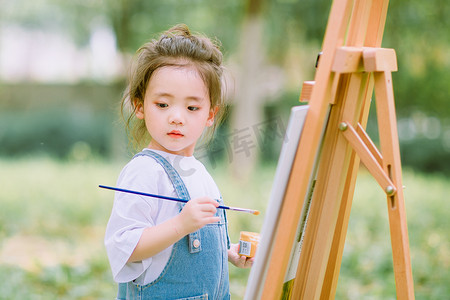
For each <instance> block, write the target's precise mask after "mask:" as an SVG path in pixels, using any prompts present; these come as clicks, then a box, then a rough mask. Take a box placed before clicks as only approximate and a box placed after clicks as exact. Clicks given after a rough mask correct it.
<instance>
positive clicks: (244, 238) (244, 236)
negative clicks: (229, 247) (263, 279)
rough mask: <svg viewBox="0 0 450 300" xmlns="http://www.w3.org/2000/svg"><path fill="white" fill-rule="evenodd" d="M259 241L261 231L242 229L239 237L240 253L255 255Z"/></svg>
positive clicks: (249, 255)
mask: <svg viewBox="0 0 450 300" xmlns="http://www.w3.org/2000/svg"><path fill="white" fill-rule="evenodd" d="M258 243H259V233H256V232H248V231H241V235H240V237H239V255H243V256H246V257H254V256H255V253H256V249H257V248H258Z"/></svg>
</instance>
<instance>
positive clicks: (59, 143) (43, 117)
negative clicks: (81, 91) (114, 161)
mask: <svg viewBox="0 0 450 300" xmlns="http://www.w3.org/2000/svg"><path fill="white" fill-rule="evenodd" d="M111 123H112V118H111V115H110V114H107V113H103V114H102V113H94V112H93V111H86V110H78V109H76V108H72V109H70V110H68V109H62V108H48V109H46V110H44V109H41V110H32V111H8V112H1V113H0V143H1V145H2V147H0V155H2V156H23V155H29V154H33V153H41V154H47V155H53V156H56V157H59V158H66V157H68V156H70V154H71V153H72V154H75V155H77V154H76V153H74V151H75V152H76V151H78V152H80V151H81V152H83V151H84V152H86V153H84V154H83V153H80V154H81V155H91V154H95V155H105V154H109V151H110V148H111V147H110V142H111V133H112V130H111V126H112V125H111ZM83 145H84V146H83Z"/></svg>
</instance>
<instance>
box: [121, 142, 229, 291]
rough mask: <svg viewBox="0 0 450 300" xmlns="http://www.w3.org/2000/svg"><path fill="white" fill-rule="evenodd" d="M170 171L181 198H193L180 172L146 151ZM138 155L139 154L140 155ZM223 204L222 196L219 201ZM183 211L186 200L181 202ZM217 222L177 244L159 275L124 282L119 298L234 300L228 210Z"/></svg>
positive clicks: (222, 212)
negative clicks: (145, 280)
mask: <svg viewBox="0 0 450 300" xmlns="http://www.w3.org/2000/svg"><path fill="white" fill-rule="evenodd" d="M142 155H145V156H150V157H152V158H153V159H155V160H156V161H157V162H158V163H159V164H160V165H161V166H162V167H163V168H164V170H165V171H166V173H167V175H168V176H169V179H170V180H171V182H172V184H173V186H174V188H175V191H176V193H177V195H178V197H179V198H182V199H186V200H190V196H189V192H188V190H187V189H186V186H185V185H184V182H183V180H182V179H181V177H180V175H179V174H178V172H177V171H176V170H175V169H174V168H173V166H172V165H171V164H170V163H169V162H168V161H167V160H166V159H165V158H163V157H162V156H161V155H159V154H157V153H155V152H153V151H150V150H144V151H142V152H140V153H138V154H137V155H136V156H142ZM136 156H135V157H136ZM218 202H219V204H220V205H222V204H223V201H222V199H220V200H218ZM179 205H180V211H181V210H182V209H183V207H184V205H185V204H184V203H179ZM216 216H219V217H220V221H219V222H217V223H212V224H207V225H206V226H204V227H203V228H201V229H200V230H198V231H196V232H193V233H191V234H189V235H186V236H185V237H183V238H182V239H181V240H179V241H178V242H176V243H175V244H174V245H173V248H172V253H171V255H170V258H169V260H168V262H167V264H166V266H165V267H164V270H163V271H162V272H161V274H160V275H159V277H158V278H157V279H155V280H154V281H153V282H150V283H149V284H146V285H139V284H136V283H134V282H133V281H131V282H128V283H120V284H119V291H118V295H117V299H120V300H121V299H142V300H145V299H161V300H169V299H180V300H181V299H189V300H194V299H214V300H216V299H220V300H222V299H230V293H229V278H228V252H227V250H228V248H229V246H230V245H229V244H230V242H229V237H228V230H227V217H226V214H225V210H223V209H218V210H217V212H216Z"/></svg>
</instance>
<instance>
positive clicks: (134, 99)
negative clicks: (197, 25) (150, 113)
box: [121, 24, 224, 149]
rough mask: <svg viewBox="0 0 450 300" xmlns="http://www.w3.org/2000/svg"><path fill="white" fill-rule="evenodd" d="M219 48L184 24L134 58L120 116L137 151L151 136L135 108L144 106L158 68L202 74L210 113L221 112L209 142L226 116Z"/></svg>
mask: <svg viewBox="0 0 450 300" xmlns="http://www.w3.org/2000/svg"><path fill="white" fill-rule="evenodd" d="M219 47H220V44H219V42H218V41H213V40H211V39H209V38H207V37H205V36H203V35H200V34H191V32H190V30H189V28H188V27H187V26H186V25H184V24H179V25H176V26H174V27H172V28H170V29H169V30H168V31H166V32H164V33H163V34H162V35H161V36H160V37H159V39H158V40H152V41H150V42H148V43H146V44H144V45H143V46H142V47H141V48H139V49H138V51H137V52H136V55H135V56H134V58H133V61H132V64H131V69H130V74H129V78H128V86H127V88H126V90H125V92H124V95H123V97H122V102H121V113H122V116H123V118H124V120H125V125H126V129H127V134H128V137H129V140H130V142H131V144H132V145H133V146H135V147H136V148H137V149H139V148H140V147H142V146H143V145H145V143H146V142H148V140H149V139H151V136H149V134H148V132H147V130H146V127H145V121H144V120H140V119H138V118H136V116H135V113H136V107H137V106H136V104H141V105H143V104H144V97H145V92H146V90H147V86H148V83H149V81H150V78H151V76H152V74H153V72H155V70H157V69H158V68H161V67H165V66H178V67H184V66H193V67H194V68H196V70H197V71H198V73H199V74H200V76H201V78H202V79H203V82H204V83H205V86H206V87H207V89H208V92H209V98H210V101H211V109H214V108H216V107H217V108H218V112H217V114H216V116H215V122H214V124H213V126H211V127H210V128H208V130H207V132H206V133H205V137H206V138H207V139H210V138H211V137H212V136H213V134H214V131H215V129H216V127H217V125H218V124H219V123H220V121H221V120H222V118H223V112H224V91H223V90H224V88H223V86H224V81H223V76H222V75H223V67H222V53H221V52H220V49H219Z"/></svg>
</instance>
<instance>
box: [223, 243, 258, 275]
mask: <svg viewBox="0 0 450 300" xmlns="http://www.w3.org/2000/svg"><path fill="white" fill-rule="evenodd" d="M228 261H229V262H230V263H232V264H233V265H235V266H236V267H238V268H244V269H246V268H251V266H252V265H253V262H254V261H255V258H254V257H252V258H248V257H246V256H243V255H242V256H241V255H239V244H231V245H230V249H229V250H228Z"/></svg>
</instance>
